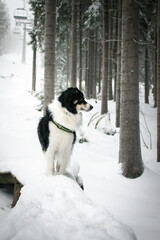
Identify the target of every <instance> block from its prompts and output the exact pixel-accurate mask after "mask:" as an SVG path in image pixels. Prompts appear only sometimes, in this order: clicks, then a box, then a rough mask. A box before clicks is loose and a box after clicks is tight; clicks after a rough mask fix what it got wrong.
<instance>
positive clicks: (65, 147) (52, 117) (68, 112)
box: [38, 88, 93, 175]
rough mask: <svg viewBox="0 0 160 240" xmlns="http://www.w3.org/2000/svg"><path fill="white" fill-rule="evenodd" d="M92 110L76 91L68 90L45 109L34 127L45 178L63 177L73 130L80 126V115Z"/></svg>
mask: <svg viewBox="0 0 160 240" xmlns="http://www.w3.org/2000/svg"><path fill="white" fill-rule="evenodd" d="M92 108H93V107H92V106H91V105H90V104H89V103H87V102H86V101H85V99H84V95H83V93H82V92H81V91H80V90H78V88H68V89H67V90H66V91H64V92H62V94H61V95H60V96H59V98H58V99H57V100H54V101H53V102H52V103H51V104H49V105H48V107H47V109H46V114H45V116H44V117H42V118H41V120H40V122H39V124H38V136H39V140H40V143H41V146H42V150H43V152H44V156H45V159H46V163H47V174H48V175H54V174H55V173H58V174H64V173H65V171H66V168H67V166H68V164H69V162H70V156H71V153H72V148H73V145H74V143H75V141H76V130H77V129H78V128H79V126H80V125H81V122H82V113H81V111H90V110H91V109H92Z"/></svg>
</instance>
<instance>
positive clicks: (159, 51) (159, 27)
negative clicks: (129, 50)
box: [157, 1, 160, 162]
mask: <svg viewBox="0 0 160 240" xmlns="http://www.w3.org/2000/svg"><path fill="white" fill-rule="evenodd" d="M157 162H160V1H158V14H157Z"/></svg>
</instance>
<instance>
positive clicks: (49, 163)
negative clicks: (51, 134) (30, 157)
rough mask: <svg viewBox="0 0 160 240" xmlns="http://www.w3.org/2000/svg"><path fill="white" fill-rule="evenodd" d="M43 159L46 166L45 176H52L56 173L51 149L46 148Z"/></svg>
mask: <svg viewBox="0 0 160 240" xmlns="http://www.w3.org/2000/svg"><path fill="white" fill-rule="evenodd" d="M45 159H46V165H47V175H48V176H53V175H54V173H55V172H56V170H55V164H54V163H55V154H54V151H53V149H50V148H48V149H47V151H46V152H45Z"/></svg>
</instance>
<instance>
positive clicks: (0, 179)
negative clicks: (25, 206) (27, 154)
mask: <svg viewBox="0 0 160 240" xmlns="http://www.w3.org/2000/svg"><path fill="white" fill-rule="evenodd" d="M0 184H3V185H6V184H11V185H14V190H13V202H12V207H14V206H15V205H16V203H17V201H18V199H19V197H20V195H21V188H22V187H23V184H22V183H21V182H20V181H18V179H17V178H16V177H15V176H14V175H13V174H12V173H11V172H0Z"/></svg>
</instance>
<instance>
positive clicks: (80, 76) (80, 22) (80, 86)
mask: <svg viewBox="0 0 160 240" xmlns="http://www.w3.org/2000/svg"><path fill="white" fill-rule="evenodd" d="M79 3H80V5H79V90H80V91H82V1H81V0H80V1H79Z"/></svg>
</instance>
